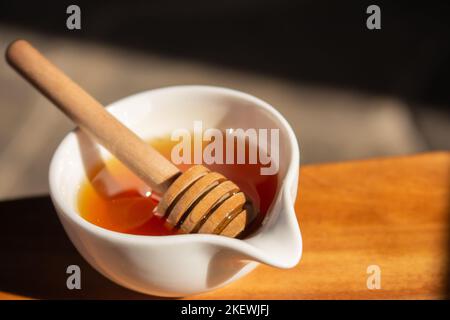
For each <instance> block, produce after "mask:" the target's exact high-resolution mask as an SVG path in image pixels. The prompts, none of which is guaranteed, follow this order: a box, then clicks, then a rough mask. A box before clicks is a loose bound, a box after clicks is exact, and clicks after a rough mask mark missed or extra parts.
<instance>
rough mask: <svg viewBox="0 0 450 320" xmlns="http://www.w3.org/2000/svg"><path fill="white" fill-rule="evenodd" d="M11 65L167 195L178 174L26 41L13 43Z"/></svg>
mask: <svg viewBox="0 0 450 320" xmlns="http://www.w3.org/2000/svg"><path fill="white" fill-rule="evenodd" d="M6 59H7V60H8V63H9V64H10V65H11V66H12V67H14V68H15V69H16V70H17V71H18V72H19V73H20V74H21V75H22V76H23V77H24V78H26V79H27V80H28V81H29V82H30V83H31V84H33V85H34V86H35V87H36V88H37V89H38V90H39V91H40V92H41V93H42V94H44V95H45V96H46V97H47V98H48V99H50V100H51V101H52V102H53V103H54V104H55V105H56V106H57V107H58V108H59V109H60V110H62V111H63V112H64V113H65V114H66V115H67V116H68V117H69V118H70V119H72V120H73V121H74V122H75V123H76V124H77V125H78V126H79V127H80V128H81V129H83V130H84V131H86V132H87V133H88V134H89V135H91V136H93V137H94V138H95V139H96V140H97V141H98V142H99V143H100V144H102V145H103V146H104V147H105V148H107V149H108V150H109V151H110V152H111V153H112V154H113V155H114V156H116V157H117V158H118V159H119V160H120V161H122V162H123V163H124V164H125V165H126V166H127V167H128V168H129V169H130V170H131V171H133V172H134V173H135V174H137V175H138V176H139V177H141V179H143V180H144V182H146V183H147V184H148V185H149V186H150V187H152V188H153V189H154V190H157V191H159V192H165V191H166V189H167V188H168V186H169V185H170V184H171V183H172V181H173V180H174V178H175V177H176V176H177V175H178V174H179V170H178V169H177V167H175V166H174V165H173V164H172V163H171V162H170V161H169V160H167V159H166V158H164V157H163V156H162V155H161V154H160V153H159V152H158V151H156V150H155V149H153V148H152V147H151V146H150V145H148V144H147V143H145V142H144V141H142V140H141V139H140V138H139V137H138V136H137V135H136V134H135V133H134V132H132V131H131V130H129V129H128V128H127V127H125V125H123V124H122V123H120V122H119V121H118V120H117V119H116V118H114V117H113V116H112V115H111V114H110V113H109V112H108V111H106V109H104V107H103V106H102V105H101V104H100V103H99V102H98V101H97V100H95V99H94V98H93V97H92V96H91V95H89V94H88V93H87V92H86V91H84V90H83V89H82V88H81V87H80V86H79V85H77V84H76V83H75V82H74V81H72V80H71V79H70V78H69V77H67V76H66V75H65V74H64V73H63V72H62V71H61V70H60V69H59V68H57V67H56V66H55V65H53V64H52V63H51V62H50V61H48V60H47V59H46V58H45V57H44V56H43V55H42V54H41V53H39V51H37V50H36V49H35V48H33V47H32V46H31V45H30V44H29V43H28V42H27V41H25V40H17V41H15V42H13V43H11V44H10V45H9V47H8V49H7V51H6Z"/></svg>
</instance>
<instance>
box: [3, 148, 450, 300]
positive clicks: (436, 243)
mask: <svg viewBox="0 0 450 320" xmlns="http://www.w3.org/2000/svg"><path fill="white" fill-rule="evenodd" d="M449 208H450V153H449V152H438V153H428V154H419V155H413V156H405V157H396V158H382V159H372V160H364V161H352V162H344V163H335V164H323V165H308V166H303V167H302V168H301V174H300V187H299V197H298V200H297V202H296V212H297V217H298V220H299V223H300V228H301V231H302V235H303V242H304V248H303V257H302V260H301V261H300V263H299V264H298V266H297V267H296V268H293V269H290V270H279V269H275V268H271V267H267V266H259V267H258V268H257V269H256V270H255V271H254V272H252V273H251V274H250V275H248V276H246V277H244V278H243V279H241V280H238V281H237V282H235V283H233V284H231V285H229V286H226V287H224V288H222V289H219V290H216V291H214V292H210V293H207V294H203V295H198V296H194V297H190V298H194V299H428V298H449V297H450V293H449V292H450V285H449V276H450V267H449V262H450V260H449V254H450V249H449V245H450V240H449V234H450V232H449V230H450V219H449V218H450V209H449ZM0 217H2V221H3V223H2V226H3V225H5V226H7V227H6V228H5V229H6V230H5V231H4V232H2V233H1V234H0V252H1V254H2V261H1V263H0V298H3V299H8V298H26V297H30V298H92V299H95V298H110V299H111V298H112V299H114V298H122V299H127V298H146V297H147V296H143V295H140V294H138V293H134V292H131V291H128V290H126V289H123V288H121V287H119V286H117V285H115V284H113V283H111V282H110V281H108V280H106V279H105V278H103V277H102V276H101V275H99V274H98V273H97V272H96V271H94V270H93V269H92V268H90V267H89V266H88V265H87V264H86V262H84V260H83V259H82V258H81V257H80V256H79V255H78V253H77V252H76V251H75V249H74V248H73V246H72V245H71V244H70V242H69V241H68V240H67V238H66V236H65V235H64V233H63V231H62V228H61V226H60V225H59V223H58V222H57V221H56V217H55V215H54V211H53V209H52V205H51V203H50V200H49V199H48V197H38V198H31V199H24V200H13V201H7V202H1V203H0ZM24 221H28V222H27V224H24ZM20 228H22V229H20ZM19 231H22V237H21V236H19V235H18V232H19ZM33 239H34V240H33ZM69 264H78V265H80V267H81V269H82V270H83V274H82V277H83V288H82V290H79V291H75V290H74V291H69V290H67V289H66V288H65V278H66V276H67V275H66V274H65V272H64V270H65V269H64V266H67V265H69ZM369 266H372V267H371V268H376V269H377V270H379V271H380V274H379V275H380V277H379V279H380V286H381V288H380V289H376V288H372V289H369V288H368V285H367V282H368V281H367V279H368V277H369V276H371V275H372V277H373V276H374V274H368V273H367V269H368V267H369ZM369 271H373V269H371V270H369ZM371 283H372V282H371Z"/></svg>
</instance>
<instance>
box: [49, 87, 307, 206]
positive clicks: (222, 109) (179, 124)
mask: <svg viewBox="0 0 450 320" xmlns="http://www.w3.org/2000/svg"><path fill="white" fill-rule="evenodd" d="M108 109H109V111H110V112H111V113H112V114H114V115H115V116H116V117H117V118H119V119H120V120H121V121H122V122H123V123H124V124H125V125H126V126H128V127H129V128H130V129H132V130H133V131H134V132H135V133H136V134H138V135H139V136H140V137H142V138H144V139H150V138H151V137H155V136H161V135H164V134H170V133H171V132H172V131H173V130H175V129H180V128H186V129H188V130H192V128H193V122H194V121H198V120H201V121H202V122H203V130H205V129H207V128H217V129H228V128H242V129H248V128H255V129H262V128H265V129H279V138H280V144H279V148H280V150H279V154H280V156H279V159H280V161H279V172H278V179H279V183H278V189H280V187H281V183H280V181H283V180H284V177H285V176H286V175H287V173H288V170H289V166H290V164H291V162H292V153H293V152H294V151H293V150H292V146H293V144H294V143H293V142H292V136H293V135H292V133H290V132H289V130H290V129H289V128H288V127H287V124H286V123H285V122H284V120H282V118H281V116H280V115H279V114H278V113H277V112H276V111H274V110H273V108H272V107H270V106H269V105H268V104H266V103H265V102H263V101H261V100H259V99H256V98H254V97H252V96H250V95H247V94H244V93H241V92H237V91H234V90H229V89H223V88H215V87H204V86H182V87H170V88H164V89H157V90H152V91H147V92H143V93H140V94H136V95H133V96H130V97H127V98H124V99H122V100H119V101H117V102H115V103H113V104H111V105H110V106H109V107H108ZM294 139H295V138H294ZM97 150H99V151H100V153H98V151H97ZM110 156H111V155H110V154H109V152H108V151H107V150H106V149H104V148H102V147H100V148H98V146H95V144H93V143H92V142H91V140H89V139H88V138H87V137H86V136H85V135H84V134H83V133H81V132H79V131H75V132H71V133H70V134H68V135H67V137H66V138H65V139H64V140H63V142H62V143H61V145H60V146H59V147H58V149H57V151H56V153H55V156H54V158H53V160H52V164H51V170H50V183H51V189H52V193H53V196H54V198H55V200H56V201H57V202H59V203H60V205H63V206H64V207H65V208H68V209H69V210H65V211H67V212H66V214H72V213H73V212H75V213H77V212H78V210H77V205H76V200H77V194H78V190H79V188H80V185H81V183H82V181H83V180H84V179H85V178H86V176H87V173H88V171H89V167H91V166H92V167H95V165H96V161H98V160H99V157H100V159H103V160H104V159H108V158H109V157H110ZM296 166H298V164H296ZM278 193H279V190H277V194H278Z"/></svg>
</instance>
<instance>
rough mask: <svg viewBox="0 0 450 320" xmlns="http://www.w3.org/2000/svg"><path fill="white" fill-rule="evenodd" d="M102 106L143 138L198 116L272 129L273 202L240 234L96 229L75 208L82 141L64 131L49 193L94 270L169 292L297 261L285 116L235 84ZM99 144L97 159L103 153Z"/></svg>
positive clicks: (188, 124)
mask: <svg viewBox="0 0 450 320" xmlns="http://www.w3.org/2000/svg"><path fill="white" fill-rule="evenodd" d="M108 110H109V111H110V112H111V113H112V114H113V115H115V116H116V117H117V118H119V119H120V120H121V121H122V122H123V123H124V124H125V125H127V126H128V127H129V128H131V129H132V130H133V131H135V132H136V133H137V134H138V135H139V136H141V137H142V138H145V139H148V138H151V137H152V136H157V135H161V134H162V133H170V132H171V131H172V130H173V129H177V128H192V123H193V121H194V120H202V121H203V123H204V128H208V127H211V128H219V129H226V128H243V129H246V128H278V129H279V130H280V163H279V183H278V190H277V194H276V197H275V200H274V203H273V204H272V206H271V209H270V210H269V213H268V216H267V218H266V220H265V221H264V223H263V225H262V226H261V227H260V229H259V230H258V231H257V232H256V233H254V234H253V235H251V236H250V237H249V238H247V239H245V240H238V239H232V238H227V237H222V236H217V235H208V234H189V235H176V236H160V237H158V236H139V235H129V234H123V233H118V232H114V231H110V230H106V229H103V228H101V227H98V226H96V225H94V224H91V223H89V222H88V221H86V220H84V219H83V218H82V217H81V216H80V215H79V213H78V211H77V206H76V198H77V192H78V190H79V187H80V184H81V182H82V181H83V179H85V177H86V168H85V164H86V161H83V158H82V152H81V151H82V150H84V148H86V149H88V148H89V146H88V145H89V143H87V142H88V141H87V140H86V139H85V138H82V134H81V133H80V132H77V131H74V132H71V133H69V134H68V135H67V136H66V137H65V138H64V140H63V141H62V142H61V144H60V145H59V147H58V148H57V150H56V152H55V154H54V156H53V159H52V161H51V165H50V173H49V179H50V194H51V197H52V200H53V203H54V205H55V207H56V211H57V213H58V216H59V219H60V220H61V222H62V224H63V226H64V229H65V230H66V232H67V234H68V236H69V238H70V239H71V241H72V242H73V244H74V245H75V247H76V248H77V249H78V251H79V252H80V254H81V255H82V256H83V257H84V258H85V259H86V260H87V261H88V262H89V263H90V264H91V265H92V266H93V267H94V268H95V269H97V270H98V271H99V272H100V273H102V274H103V275H105V276H106V277H108V278H109V279H111V280H112V281H114V282H116V283H118V284H120V285H122V286H125V287H127V288H129V289H132V290H136V291H139V292H143V293H147V294H151V295H157V296H167V297H169V296H171V297H176V296H186V295H191V294H196V293H200V292H204V291H208V290H212V289H215V288H217V287H220V286H223V285H225V284H227V283H230V282H232V281H234V280H236V279H238V278H240V277H242V276H243V275H245V274H247V273H248V272H250V271H251V270H253V269H254V268H255V267H256V266H257V265H258V263H265V264H268V265H271V266H274V267H279V268H291V267H293V266H295V265H296V264H297V263H298V262H299V260H300V257H301V253H302V240H301V235H300V229H299V226H298V223H297V219H296V216H295V212H294V201H295V198H296V195H297V181H298V174H299V164H300V159H299V150H298V144H297V140H296V138H295V135H294V133H293V131H292V129H291V127H290V126H289V124H288V123H287V121H286V120H285V119H284V118H283V117H282V116H281V115H280V113H278V112H277V111H276V110H275V109H274V108H273V107H271V106H270V105H269V104H267V103H266V102H264V101H261V100H260V99H257V98H255V97H253V96H251V95H248V94H245V93H242V92H238V91H235V90H230V89H225V88H218V87H208V86H177V87H169V88H163V89H157V90H150V91H146V92H143V93H139V94H136V95H133V96H130V97H127V98H124V99H122V100H120V101H118V102H115V103H113V104H111V105H110V106H109V107H108ZM100 150H101V157H102V158H105V159H106V158H108V157H110V154H109V153H108V152H107V151H106V150H104V149H103V148H100ZM83 152H84V151H83ZM84 153H85V152H84ZM261 281H265V279H261Z"/></svg>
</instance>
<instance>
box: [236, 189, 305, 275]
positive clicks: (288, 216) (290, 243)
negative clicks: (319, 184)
mask: <svg viewBox="0 0 450 320" xmlns="http://www.w3.org/2000/svg"><path fill="white" fill-rule="evenodd" d="M295 193H296V192H292V190H290V189H289V188H284V189H282V192H281V194H280V197H279V199H277V201H276V202H275V204H274V206H273V208H272V210H271V212H270V215H271V216H270V219H268V221H267V222H266V223H264V224H263V226H262V227H261V230H260V232H259V233H257V234H256V235H255V236H253V237H251V238H249V239H247V240H245V242H246V243H248V244H250V245H251V247H252V250H248V251H247V252H246V253H247V254H248V255H249V256H250V257H251V259H252V260H254V261H257V262H261V263H264V264H267V265H270V266H273V267H277V268H292V267H294V266H295V265H297V264H298V262H299V261H300V258H301V255H302V237H301V233H300V228H299V225H298V222H297V217H296V214H295V211H294V200H293V194H295Z"/></svg>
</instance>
